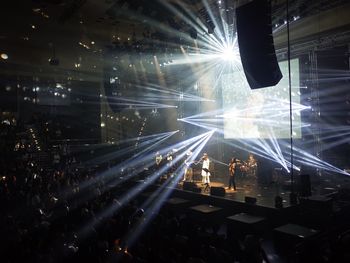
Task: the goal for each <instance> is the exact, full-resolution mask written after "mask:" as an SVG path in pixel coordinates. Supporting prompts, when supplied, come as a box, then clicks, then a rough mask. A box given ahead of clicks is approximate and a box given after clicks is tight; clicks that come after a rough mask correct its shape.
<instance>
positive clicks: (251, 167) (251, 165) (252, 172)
mask: <svg viewBox="0 0 350 263" xmlns="http://www.w3.org/2000/svg"><path fill="white" fill-rule="evenodd" d="M247 167H248V169H247V176H248V177H249V178H252V179H254V178H255V179H256V172H257V168H258V162H257V161H256V159H255V158H254V155H253V154H252V153H249V155H248V160H247Z"/></svg>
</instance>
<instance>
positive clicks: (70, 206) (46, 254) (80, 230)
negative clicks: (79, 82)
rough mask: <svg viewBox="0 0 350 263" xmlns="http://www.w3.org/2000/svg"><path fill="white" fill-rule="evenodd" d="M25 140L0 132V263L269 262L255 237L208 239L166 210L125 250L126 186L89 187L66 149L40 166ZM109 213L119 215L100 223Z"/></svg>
mask: <svg viewBox="0 0 350 263" xmlns="http://www.w3.org/2000/svg"><path fill="white" fill-rule="evenodd" d="M36 121H37V120H36ZM31 127H38V126H31ZM37 131H38V134H41V135H42V134H43V132H42V131H41V130H40V128H39V129H38V130H37ZM28 133H29V132H28V130H27V129H26V127H25V126H20V125H18V124H17V122H13V123H11V124H9V123H4V122H2V124H1V128H0V136H1V146H2V148H3V149H4V151H3V152H2V153H1V161H0V168H1V169H0V207H1V210H2V211H1V215H0V224H1V230H0V231H1V232H0V234H1V237H2V238H1V241H0V247H1V248H2V256H1V258H2V259H1V261H2V262H5V263H7V262H8V263H10V262H23V261H25V262H46V263H50V262H61V261H64V262H86V263H87V262H167V263H168V262H170V263H171V262H174V263H175V262H187V263H204V262H205V263H216V262H220V263H225V262H247V263H248V262H254V263H255V262H256V263H258V262H259V263H260V262H269V258H268V255H267V254H266V253H265V251H264V249H263V248H262V245H261V240H259V238H258V237H257V236H254V235H247V236H246V237H245V238H244V240H239V239H235V237H229V238H228V237H227V236H226V233H225V231H222V230H221V231H220V230H219V231H212V229H213V227H214V226H212V227H210V228H208V227H203V226H201V225H200V222H196V220H194V219H193V218H192V217H190V216H189V215H187V214H186V213H182V214H174V213H173V212H171V211H169V210H167V209H161V210H160V212H159V213H158V214H157V215H156V216H155V218H154V219H153V220H152V221H151V222H150V224H149V225H147V227H146V228H145V229H143V232H142V233H141V234H140V235H139V236H138V237H137V239H136V240H135V242H133V243H131V244H127V243H126V242H127V240H128V239H127V238H128V237H129V236H128V235H129V234H130V233H132V229H134V226H136V225H137V224H138V223H139V222H141V221H142V220H143V216H144V213H145V211H144V210H143V209H141V208H140V207H139V204H138V201H137V200H136V199H135V200H129V202H127V203H125V204H122V203H121V202H120V200H121V197H122V196H123V194H124V193H125V191H126V190H127V188H128V185H127V184H128V182H126V183H125V184H124V185H119V186H116V187H114V188H109V187H107V185H106V184H107V182H106V181H105V180H104V179H103V178H102V179H101V180H98V181H97V180H94V178H95V177H96V176H97V175H98V172H99V171H100V170H99V169H100V168H98V167H97V168H95V169H91V168H86V167H83V165H82V164H81V163H80V161H79V158H77V157H76V156H73V155H72V153H70V152H69V150H68V146H67V145H65V144H63V145H60V146H59V147H58V148H57V149H60V150H61V151H56V152H54V153H53V155H52V156H49V158H50V159H51V160H52V162H49V163H48V164H47V163H46V164H45V165H44V164H42V163H41V162H40V161H39V160H38V159H37V158H36V157H37V154H38V152H40V151H45V149H46V150H47V154H49V152H51V151H49V146H48V145H44V146H43V147H42V149H41V150H40V151H39V150H38V148H35V147H34V145H33V144H32V141H31V140H30V134H28ZM39 138H40V136H39V135H38V139H39ZM62 151H63V154H62ZM62 156H64V158H62ZM107 169H108V168H107ZM82 185H86V187H81V186H82ZM111 206H113V207H118V208H120V209H116V210H115V212H114V213H112V214H111V215H110V216H101V215H102V213H103V212H104V211H105V210H106V209H107V208H109V207H111ZM216 230H218V229H217V228H216ZM349 240H350V238H349V234H348V233H346V234H344V235H343V236H341V237H339V239H337V240H336V242H335V243H333V244H332V246H329V247H328V248H329V249H330V252H329V255H328V257H325V256H324V257H315V258H317V259H318V260H319V261H318V262H347V261H348V260H349V253H348V251H347V247H348V244H349ZM316 252H317V251H316V250H315V253H316ZM295 258H297V257H295ZM308 258H312V255H311V254H309V255H308ZM321 259H322V260H321ZM299 260H300V262H303V261H302V260H301V259H300V258H299ZM333 260H336V261H333ZM290 262H292V261H290ZM295 262H298V261H295Z"/></svg>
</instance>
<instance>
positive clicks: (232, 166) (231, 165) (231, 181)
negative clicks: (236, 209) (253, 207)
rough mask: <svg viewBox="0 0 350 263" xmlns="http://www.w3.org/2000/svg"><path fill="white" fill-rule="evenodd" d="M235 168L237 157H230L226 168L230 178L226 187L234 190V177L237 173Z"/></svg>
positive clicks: (236, 166)
mask: <svg viewBox="0 0 350 263" xmlns="http://www.w3.org/2000/svg"><path fill="white" fill-rule="evenodd" d="M237 169H238V159H237V158H235V157H234V158H232V159H231V161H230V163H229V164H228V170H229V175H230V179H229V182H228V189H230V190H232V187H233V190H235V191H236V181H235V177H236V174H237Z"/></svg>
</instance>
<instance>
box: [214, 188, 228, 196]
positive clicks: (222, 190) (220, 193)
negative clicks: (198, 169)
mask: <svg viewBox="0 0 350 263" xmlns="http://www.w3.org/2000/svg"><path fill="white" fill-rule="evenodd" d="M225 194H226V191H225V188H223V187H214V186H212V187H210V195H215V196H225Z"/></svg>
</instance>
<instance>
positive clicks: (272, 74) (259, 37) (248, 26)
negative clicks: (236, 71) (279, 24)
mask: <svg viewBox="0 0 350 263" xmlns="http://www.w3.org/2000/svg"><path fill="white" fill-rule="evenodd" d="M236 20H237V35H238V45H239V52H240V55H241V59H242V65H243V69H244V73H245V75H246V77H247V80H248V83H249V85H250V88H251V89H258V88H263V87H269V86H274V85H276V84H277V83H278V82H279V81H280V80H281V78H282V73H281V70H280V68H279V65H278V62H277V57H276V53H275V46H274V43H273V36H272V25H271V3H270V1H269V0H253V1H252V2H250V3H248V4H245V5H243V6H240V7H239V8H237V10H236Z"/></svg>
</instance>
